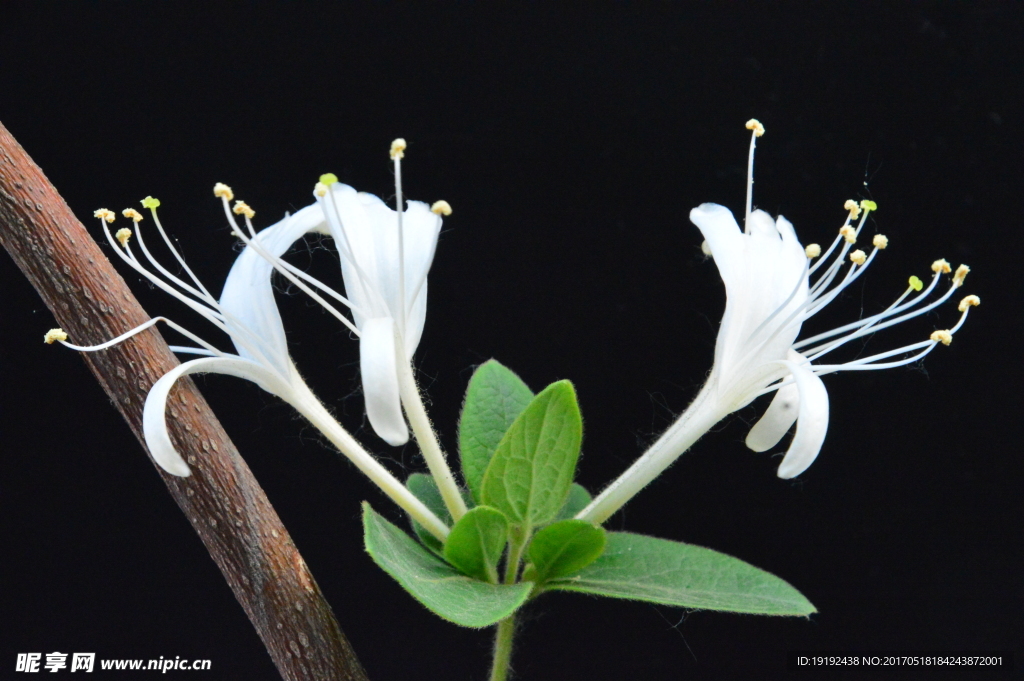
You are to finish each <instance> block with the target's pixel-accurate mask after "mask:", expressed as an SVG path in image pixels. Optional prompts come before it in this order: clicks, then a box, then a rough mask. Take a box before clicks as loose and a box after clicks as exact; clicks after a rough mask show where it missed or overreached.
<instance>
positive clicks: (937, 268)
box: [932, 258, 966, 276]
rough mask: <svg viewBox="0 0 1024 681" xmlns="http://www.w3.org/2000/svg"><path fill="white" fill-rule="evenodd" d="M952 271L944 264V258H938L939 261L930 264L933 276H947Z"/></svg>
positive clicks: (946, 263) (947, 264)
mask: <svg viewBox="0 0 1024 681" xmlns="http://www.w3.org/2000/svg"><path fill="white" fill-rule="evenodd" d="M952 271H953V268H951V267H950V266H949V263H948V262H946V259H945V258H940V259H939V260H936V261H935V262H933V263H932V272H934V273H935V274H938V273H940V272H941V273H942V274H949V273H950V272H952ZM965 276H966V275H965Z"/></svg>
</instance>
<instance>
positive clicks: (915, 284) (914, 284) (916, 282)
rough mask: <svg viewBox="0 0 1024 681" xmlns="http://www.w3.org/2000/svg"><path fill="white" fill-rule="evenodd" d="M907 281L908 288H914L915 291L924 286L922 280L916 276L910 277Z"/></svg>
mask: <svg viewBox="0 0 1024 681" xmlns="http://www.w3.org/2000/svg"><path fill="white" fill-rule="evenodd" d="M907 283H908V284H910V288H912V289H914V290H915V291H920V290H921V289H923V288H924V282H923V281H921V280H920V279H918V278H917V277H911V278H910V280H909V281H908V282H907Z"/></svg>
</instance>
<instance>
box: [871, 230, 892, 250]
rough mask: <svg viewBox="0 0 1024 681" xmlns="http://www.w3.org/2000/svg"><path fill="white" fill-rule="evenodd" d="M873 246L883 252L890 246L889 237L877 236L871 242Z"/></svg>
mask: <svg viewBox="0 0 1024 681" xmlns="http://www.w3.org/2000/svg"><path fill="white" fill-rule="evenodd" d="M871 244H872V245H873V246H874V247H875V248H877V249H878V250H882V249H884V248H885V247H886V246H888V245H889V237H887V236H886V235H884V234H876V235H875V238H873V239H872V240H871Z"/></svg>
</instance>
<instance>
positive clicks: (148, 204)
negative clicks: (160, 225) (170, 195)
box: [142, 196, 160, 210]
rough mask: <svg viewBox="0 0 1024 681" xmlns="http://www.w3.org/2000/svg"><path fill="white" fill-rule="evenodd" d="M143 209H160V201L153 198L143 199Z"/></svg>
mask: <svg viewBox="0 0 1024 681" xmlns="http://www.w3.org/2000/svg"><path fill="white" fill-rule="evenodd" d="M142 207H143V208H149V209H150V210H156V209H157V208H159V207H160V199H154V198H153V197H152V196H147V197H146V198H144V199H142Z"/></svg>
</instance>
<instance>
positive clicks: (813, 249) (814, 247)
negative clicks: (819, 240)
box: [804, 244, 821, 258]
mask: <svg viewBox="0 0 1024 681" xmlns="http://www.w3.org/2000/svg"><path fill="white" fill-rule="evenodd" d="M804 253H806V254H807V257H808V258H817V257H818V256H819V255H821V246H819V245H818V244H807V248H805V249H804Z"/></svg>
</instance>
